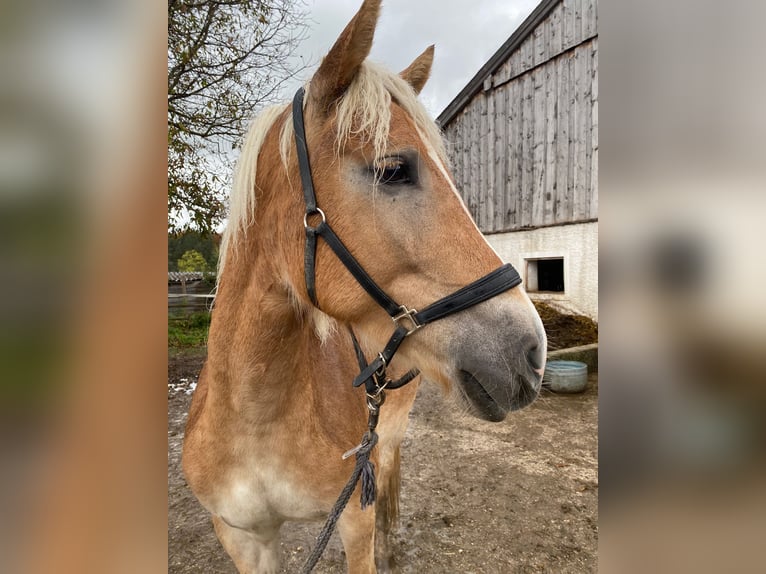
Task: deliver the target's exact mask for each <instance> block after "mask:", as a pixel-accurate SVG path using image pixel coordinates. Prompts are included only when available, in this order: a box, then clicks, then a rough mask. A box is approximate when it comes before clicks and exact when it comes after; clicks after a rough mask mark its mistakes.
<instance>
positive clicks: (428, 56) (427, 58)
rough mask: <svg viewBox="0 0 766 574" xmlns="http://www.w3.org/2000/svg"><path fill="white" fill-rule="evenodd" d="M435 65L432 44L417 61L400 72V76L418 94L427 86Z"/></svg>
mask: <svg viewBox="0 0 766 574" xmlns="http://www.w3.org/2000/svg"><path fill="white" fill-rule="evenodd" d="M433 63H434V45H433V44H431V45H430V46H428V48H426V49H425V51H424V52H423V53H422V54H420V56H418V57H417V58H415V60H414V61H413V62H412V64H410V65H409V66H407V68H405V69H404V70H402V71H401V72H399V75H400V76H401V77H402V78H403V79H404V80H406V81H407V83H408V84H409V85H410V86H412V89H413V90H415V93H416V94H419V93H420V90H422V89H423V86H425V85H426V82H427V81H428V77H429V76H430V75H431V64H433Z"/></svg>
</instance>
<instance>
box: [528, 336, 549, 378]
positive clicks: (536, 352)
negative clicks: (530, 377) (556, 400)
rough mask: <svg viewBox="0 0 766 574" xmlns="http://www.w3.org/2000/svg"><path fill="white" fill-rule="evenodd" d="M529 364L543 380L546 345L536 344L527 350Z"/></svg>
mask: <svg viewBox="0 0 766 574" xmlns="http://www.w3.org/2000/svg"><path fill="white" fill-rule="evenodd" d="M527 362H528V363H529V366H530V367H532V370H533V371H534V372H535V373H537V374H538V375H539V376H540V377H541V378H542V376H543V372H544V370H545V344H542V343H540V342H534V343H532V345H531V346H530V347H529V348H528V349H527Z"/></svg>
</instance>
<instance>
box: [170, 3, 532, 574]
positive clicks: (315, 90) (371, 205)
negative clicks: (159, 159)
mask: <svg viewBox="0 0 766 574" xmlns="http://www.w3.org/2000/svg"><path fill="white" fill-rule="evenodd" d="M379 10H380V0H365V1H364V3H363V4H362V6H361V8H360V9H359V11H358V12H357V13H356V15H355V16H354V17H353V19H352V20H351V21H350V22H349V24H348V25H347V26H346V28H345V29H344V30H343V32H342V33H341V34H340V36H339V37H338V39H337V41H336V42H335V44H334V45H333V46H332V48H331V49H330V51H329V52H328V54H327V55H326V56H325V58H324V59H323V60H322V62H321V64H320V65H319V67H318V69H317V71H316V72H315V74H314V75H313V77H312V78H311V79H310V81H309V82H308V83H307V85H306V86H305V98H304V99H303V100H302V102H301V103H299V104H298V106H299V107H298V108H297V109H298V111H299V112H300V114H301V120H302V121H305V135H303V134H300V137H297V135H298V134H296V128H295V125H294V121H295V113H296V112H295V110H296V108H295V104H294V105H293V108H292V109H291V107H290V105H284V104H283V105H278V106H274V107H272V108H269V109H267V110H265V111H263V112H262V113H261V114H259V115H258V116H257V117H256V119H255V120H254V121H253V123H252V124H251V127H250V129H249V131H248V134H247V135H246V138H245V140H244V143H243V146H242V150H241V155H240V158H239V160H238V163H237V167H236V171H235V177H234V182H233V186H232V191H231V197H230V213H229V221H228V224H227V228H226V230H225V232H224V237H223V241H222V244H221V256H220V263H219V281H218V286H217V294H216V298H215V305H214V309H213V311H212V320H211V325H210V331H209V335H208V355H207V359H206V362H205V364H204V366H203V368H202V371H201V373H200V377H199V381H198V385H197V387H196V390H195V392H194V396H193V399H192V403H191V406H190V410H189V417H188V421H187V425H186V432H185V438H184V445H183V470H184V473H185V476H186V480H187V483H188V485H189V486H190V488H191V490H192V491H193V493H194V494H195V496H196V497H197V498H198V500H199V501H200V502H201V504H202V505H203V506H204V507H205V508H206V509H207V510H208V511H209V512H210V513H211V515H212V521H213V526H214V529H215V532H216V534H217V536H218V538H219V540H220V542H221V544H222V545H223V547H224V549H225V550H226V551H227V552H228V554H229V555H230V556H231V558H232V559H233V561H234V564H235V566H236V567H237V569H238V571H239V572H242V573H258V574H262V573H271V572H276V571H277V569H278V564H279V530H280V527H281V525H282V524H283V523H284V522H285V521H312V520H320V519H322V518H323V517H325V516H327V514H328V512H329V511H330V509H331V507H332V506H333V503H334V502H335V500H336V498H337V497H338V494H339V492H340V491H341V489H342V487H343V485H344V484H345V483H346V480H347V479H348V476H349V474H350V473H351V472H352V469H353V468H354V461H353V460H345V459H343V458H342V455H343V453H344V452H346V451H348V450H349V449H350V448H352V447H354V446H355V445H356V444H358V443H359V437H360V435H361V434H362V432H363V431H364V430H365V428H366V425H367V423H368V420H369V415H370V411H369V405H368V404H367V397H366V394H367V393H365V392H363V390H362V389H356V388H354V387H353V386H352V385H351V384H350V382H351V381H352V380H354V377H356V376H358V371H359V369H360V364H359V354H358V353H357V352H355V343H356V346H357V348H358V349H359V353H361V354H363V355H366V356H368V357H374V356H375V352H376V350H377V349H380V348H381V347H383V346H384V345H385V344H386V341H388V342H389V343H390V339H389V337H390V336H391V330H392V323H391V319H392V318H393V317H390V316H388V315H387V314H386V313H385V312H384V310H382V309H380V307H378V306H377V305H376V301H375V300H373V298H372V297H370V295H369V293H368V292H366V288H362V286H361V285H360V283H359V282H358V278H357V277H356V276H355V275H354V274H353V273H352V272H351V271H350V270H349V267H348V266H347V265H345V264H344V263H343V261H341V260H340V259H339V258H338V257H336V256H335V254H334V253H333V249H332V248H331V247H330V246H329V245H328V244H327V242H325V241H318V242H317V244H316V245H315V246H314V247H313V248H314V249H315V252H314V253H312V257H313V260H312V261H313V263H312V265H311V267H312V275H311V279H310V280H309V274H308V273H307V265H308V263H307V261H308V259H309V255H308V252H309V249H308V246H307V245H306V243H305V241H306V237H307V236H308V232H307V230H309V229H310V228H311V226H312V225H316V221H318V220H319V217H318V216H317V214H319V215H321V219H322V223H323V224H324V220H325V219H326V221H327V223H328V224H331V225H332V229H333V230H334V233H335V234H337V236H338V237H339V238H342V241H343V243H344V244H345V245H347V247H348V252H350V253H353V258H354V259H355V260H356V261H358V262H359V264H360V266H361V267H363V268H364V270H365V271H366V273H367V274H368V275H369V277H371V278H374V283H375V284H376V285H378V286H380V289H381V290H384V291H385V292H386V293H388V294H390V296H391V298H392V299H395V300H396V301H406V302H407V305H409V306H412V307H404V306H402V307H403V309H405V311H406V313H405V315H406V317H405V319H402V317H401V316H400V317H398V318H394V327H395V328H396V332H403V333H404V335H403V336H402V337H403V338H402V340H401V341H399V343H398V344H400V347H399V351H398V354H397V355H396V357H395V358H394V359H393V360H391V357H388V358H389V360H388V364H386V362H385V361H384V363H383V364H382V365H383V368H384V370H385V369H388V372H390V373H393V374H394V375H395V376H400V375H402V374H404V373H407V372H413V373H418V376H416V377H415V378H414V380H412V381H411V382H410V383H409V384H408V385H405V386H402V387H401V388H399V389H396V390H391V391H389V392H388V397H387V399H386V401H385V405H384V406H383V407H381V409H380V413H379V421H378V426H377V434H378V437H379V439H378V442H377V445H375V447H374V449H372V451H371V453H370V461H371V462H372V464H373V465H374V468H375V483H376V484H377V489H378V496H377V499H376V500H375V503H374V504H373V505H371V506H368V507H367V508H365V509H363V508H362V506H361V505H360V504H358V503H351V504H349V505H348V506H347V507H346V508H345V510H343V512H342V514H341V515H340V518H339V520H338V530H339V534H340V537H341V541H342V544H343V547H344V550H345V554H346V560H347V565H348V571H349V572H350V573H351V574H363V573H364V574H370V573H375V572H378V570H377V569H376V568H378V567H379V568H380V571H389V570H390V569H391V568H394V567H395V565H394V564H393V562H392V558H391V556H392V553H391V548H390V544H389V542H388V534H389V532H390V530H391V528H392V527H393V525H394V524H395V523H396V518H397V512H398V497H399V480H400V478H399V477H400V445H401V442H402V440H403V437H404V434H405V431H406V427H407V421H408V415H409V412H410V410H411V408H412V405H413V402H414V400H415V396H416V393H417V389H418V386H419V385H420V384H422V383H423V381H425V384H437V385H440V386H441V387H443V389H444V391H445V392H446V393H448V394H450V395H452V396H453V397H454V400H455V401H456V402H457V403H458V404H459V405H462V406H463V408H464V409H466V410H467V411H468V412H470V413H472V414H473V415H475V416H478V417H481V418H483V419H486V420H490V421H501V420H503V419H505V417H506V415H507V413H508V412H509V411H512V410H516V409H520V408H523V407H525V406H527V405H528V404H530V403H531V402H532V401H533V400H534V399H535V398H536V396H537V394H538V392H539V390H540V385H541V381H542V374H543V369H544V364H545V353H546V338H545V332H544V330H543V326H542V322H541V321H540V318H539V316H538V314H537V312H536V310H535V308H534V306H533V305H532V303H531V301H530V300H529V297H528V296H527V294H526V293H525V292H524V290H523V288H522V286H520V285H516V283H517V282H518V281H520V279H519V280H517V281H516V282H514V283H512V284H504V286H503V288H502V290H498V291H502V292H497V293H489V294H486V293H485V294H484V295H483V296H482V297H483V299H482V300H480V302H478V301H477V300H476V299H475V298H474V300H473V301H472V302H470V306H469V307H468V308H462V309H458V310H457V311H458V312H454V313H451V314H450V315H449V316H444V317H443V318H442V319H441V320H439V321H436V322H433V323H432V324H429V325H426V326H424V327H423V328H411V329H410V328H404V329H403V328H402V326H401V325H402V322H404V321H405V320H406V319H410V320H411V321H413V322H417V318H418V317H420V315H419V314H417V313H416V312H415V311H414V308H421V309H422V308H423V307H424V306H427V305H428V304H429V303H430V302H432V301H436V300H439V298H444V297H445V296H447V298H448V299H449V298H450V297H452V298H453V299H454V297H455V293H454V292H455V291H456V290H457V295H460V294H463V295H464V294H465V292H466V287H465V286H466V285H477V284H483V283H484V282H485V279H484V277H485V276H487V274H489V275H492V276H495V275H496V274H497V271H495V272H493V269H497V268H498V266H499V265H502V261H501V260H500V258H499V256H498V255H497V254H496V253H495V251H494V250H493V249H492V248H491V246H490V245H489V243H488V242H487V241H486V239H485V238H484V237H483V235H482V234H481V233H480V231H479V229H478V228H477V227H476V225H475V223H474V222H473V220H472V219H471V216H470V214H469V212H468V210H467V209H466V207H465V205H464V203H463V202H462V200H461V198H460V196H459V194H458V191H457V189H456V186H455V182H454V180H453V178H452V176H451V174H450V172H449V171H448V168H447V165H448V162H447V158H446V152H445V144H444V143H443V141H442V138H441V134H440V132H439V130H438V128H437V127H436V125H435V124H434V122H433V121H432V120H431V119H430V117H429V115H428V113H427V112H426V110H425V108H424V107H423V106H422V104H421V103H420V102H419V101H418V99H417V96H418V94H419V93H420V91H421V90H422V88H423V86H424V85H425V83H426V81H427V79H428V77H429V75H430V70H431V64H432V61H433V54H434V48H433V46H430V47H428V48H427V49H426V50H425V51H424V52H423V53H422V54H421V55H420V56H418V57H417V58H416V59H415V60H414V61H413V62H412V64H411V65H410V66H408V67H407V68H406V69H405V70H403V71H402V72H401V73H400V74H395V73H392V72H390V71H388V70H387V69H385V68H384V67H382V66H380V65H377V64H374V63H372V62H369V61H367V56H368V54H369V52H370V48H371V45H372V40H373V34H374V31H375V27H376V23H377V19H378V14H379ZM304 115H305V120H304V117H303V116H304ZM299 140H300V142H302V143H303V144H304V145H305V146H306V149H307V152H308V154H309V155H310V158H311V165H310V176H309V179H310V180H311V181H313V188H314V190H313V192H314V193H315V194H316V201H317V202H318V203H317V205H321V206H322V208H323V209H324V211H322V210H320V209H318V208H317V209H314V210H310V209H308V208H307V206H306V205H305V202H304V196H303V195H302V194H301V189H302V188H303V185H304V183H305V182H303V181H302V179H301V166H300V165H299V164H300V159H301V158H300V157H299V155H300V154H299V153H298V152H296V151H295V150H296V145H297V144H298V143H299ZM304 189H305V188H304ZM320 212H321V213H320ZM307 214H308V215H313V216H314V217H313V218H312V221H314V223H311V222H306V221H305V218H306V217H307ZM506 267H510V266H508V265H506ZM493 273H494V274H495V275H493ZM514 273H515V271H514ZM506 275H507V273H506ZM477 278H479V281H478V282H477ZM307 282H310V283H311V285H307ZM510 285H514V286H513V287H512V288H510ZM469 291H470V289H469ZM450 293H453V295H452V296H448V294H450ZM464 307H465V306H464ZM408 313H409V314H408ZM389 314H390V313H389ZM407 325H408V326H411V324H410V323H407ZM420 326H421V325H417V327H420ZM402 329H403V331H402ZM354 334H355V335H356V336H354ZM357 337H358V342H357ZM379 357H380V358H383V357H384V354H383V353H381V354H380V355H379ZM380 358H379V359H376V360H378V361H379V362H380V360H381V359H380ZM410 378H411V377H410ZM357 490H359V489H357ZM376 559H377V566H376Z"/></svg>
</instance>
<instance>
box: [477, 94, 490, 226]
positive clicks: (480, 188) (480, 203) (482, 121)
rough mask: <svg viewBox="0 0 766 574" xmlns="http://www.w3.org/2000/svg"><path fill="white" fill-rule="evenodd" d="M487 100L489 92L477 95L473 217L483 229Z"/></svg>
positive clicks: (485, 183) (486, 158)
mask: <svg viewBox="0 0 766 574" xmlns="http://www.w3.org/2000/svg"><path fill="white" fill-rule="evenodd" d="M488 100H489V93H486V94H481V95H480V96H479V165H478V166H477V167H478V176H479V181H478V185H477V198H476V204H477V205H476V207H477V209H476V215H475V216H474V219H475V220H476V224H477V225H478V226H479V229H481V230H483V229H484V225H486V220H487V196H488V195H489V190H488V189H487V187H488V186H487V168H488V164H489V159H488V149H487V148H488V145H487V132H488V124H489V121H488V117H487V113H488Z"/></svg>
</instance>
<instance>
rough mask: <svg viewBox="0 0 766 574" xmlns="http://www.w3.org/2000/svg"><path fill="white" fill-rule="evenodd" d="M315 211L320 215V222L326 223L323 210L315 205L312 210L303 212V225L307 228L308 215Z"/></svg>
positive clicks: (313, 213)
mask: <svg viewBox="0 0 766 574" xmlns="http://www.w3.org/2000/svg"><path fill="white" fill-rule="evenodd" d="M317 213H318V214H319V215H321V216H322V223H327V217H325V214H324V211H322V210H321V209H319V208H318V207H317V208H315V209H314V211H307V212H306V213H304V214H303V227H305V228H306V229H309V215H315V214H317Z"/></svg>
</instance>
